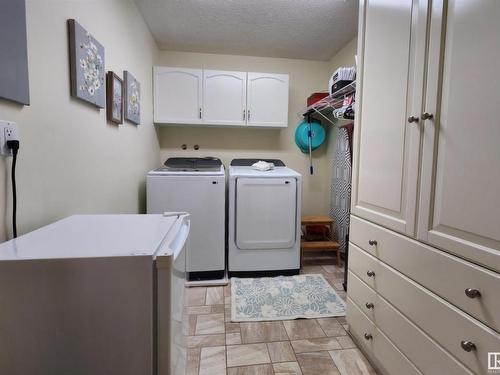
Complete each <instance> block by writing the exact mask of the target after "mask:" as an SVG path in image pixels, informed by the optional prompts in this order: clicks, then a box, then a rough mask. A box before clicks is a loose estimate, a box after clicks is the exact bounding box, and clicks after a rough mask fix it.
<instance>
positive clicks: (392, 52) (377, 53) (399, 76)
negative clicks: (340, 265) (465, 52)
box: [352, 0, 427, 235]
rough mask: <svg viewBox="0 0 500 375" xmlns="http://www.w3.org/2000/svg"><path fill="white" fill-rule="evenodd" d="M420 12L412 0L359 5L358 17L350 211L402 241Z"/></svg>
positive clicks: (408, 207) (409, 194) (422, 21)
mask: <svg viewBox="0 0 500 375" xmlns="http://www.w3.org/2000/svg"><path fill="white" fill-rule="evenodd" d="M426 12H427V8H426V2H424V1H415V0H414V1H412V0H404V1H403V0H398V1H387V0H384V1H382V0H372V1H368V0H366V1H364V3H362V6H361V10H360V30H361V33H360V34H361V35H362V37H360V41H359V46H358V50H359V51H360V62H361V67H362V68H361V69H359V73H358V87H359V91H360V95H358V105H359V106H360V107H359V108H360V111H359V112H358V114H357V118H356V128H355V146H354V147H355V150H357V151H356V152H355V154H354V173H353V182H354V184H353V185H354V186H353V198H354V199H353V200H352V202H353V207H352V212H353V213H354V214H356V215H358V216H361V217H364V218H366V219H368V220H371V221H374V222H376V223H378V224H381V225H383V226H386V227H388V228H391V229H393V230H396V231H399V232H402V233H405V234H408V235H414V232H415V207H416V194H417V179H418V158H419V142H420V127H419V124H418V122H417V123H408V122H407V118H408V117H409V116H411V115H416V116H418V113H419V112H420V108H421V105H422V102H421V100H422V99H421V91H422V86H423V65H424V64H423V62H424V61H425V32H426ZM420 62H422V63H420Z"/></svg>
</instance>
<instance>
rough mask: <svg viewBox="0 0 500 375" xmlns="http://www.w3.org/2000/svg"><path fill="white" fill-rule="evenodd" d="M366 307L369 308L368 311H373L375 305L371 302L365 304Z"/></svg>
mask: <svg viewBox="0 0 500 375" xmlns="http://www.w3.org/2000/svg"><path fill="white" fill-rule="evenodd" d="M365 306H366V308H367V309H373V308H374V307H375V306H374V305H373V303H371V302H367V303H366V304H365Z"/></svg>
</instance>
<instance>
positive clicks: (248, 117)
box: [247, 109, 250, 121]
mask: <svg viewBox="0 0 500 375" xmlns="http://www.w3.org/2000/svg"><path fill="white" fill-rule="evenodd" d="M247 119H248V121H250V110H249V109H247Z"/></svg>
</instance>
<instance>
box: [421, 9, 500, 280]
mask: <svg viewBox="0 0 500 375" xmlns="http://www.w3.org/2000/svg"><path fill="white" fill-rule="evenodd" d="M432 6H433V9H432V13H431V14H432V17H431V25H430V26H431V27H430V44H429V62H428V78H427V82H428V84H427V88H426V103H425V106H424V111H425V112H428V113H429V114H432V115H433V118H432V119H429V120H426V121H425V122H424V124H423V126H424V137H423V155H422V157H423V159H422V178H421V198H420V207H421V208H420V215H419V216H420V217H419V227H418V238H419V239H420V240H422V241H425V242H428V243H430V244H432V245H434V246H436V247H440V248H442V249H444V250H446V251H449V252H452V253H455V254H457V255H459V256H461V257H464V258H467V259H470V260H472V261H474V262H476V263H479V264H482V265H484V266H486V267H489V268H493V269H495V270H496V271H500V256H499V255H500V122H499V115H498V113H499V109H500V95H499V92H500V75H499V73H498V62H499V61H500V48H499V38H498V36H499V35H500V22H498V20H499V19H500V6H499V4H498V2H497V1H470V0H448V1H445V2H444V3H443V1H433V5H432ZM444 15H446V16H444ZM444 25H446V27H444ZM442 36H444V38H442Z"/></svg>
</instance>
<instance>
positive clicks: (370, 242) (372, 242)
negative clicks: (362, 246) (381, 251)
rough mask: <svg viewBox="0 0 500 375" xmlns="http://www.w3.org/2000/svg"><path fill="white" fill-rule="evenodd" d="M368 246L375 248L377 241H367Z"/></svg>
mask: <svg viewBox="0 0 500 375" xmlns="http://www.w3.org/2000/svg"><path fill="white" fill-rule="evenodd" d="M368 245H370V246H377V240H369V241H368Z"/></svg>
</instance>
